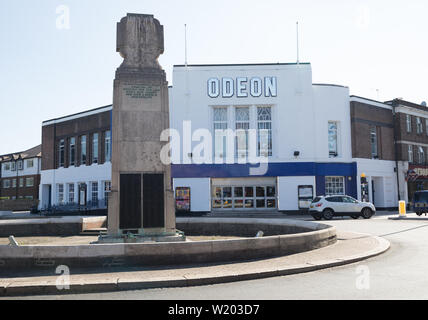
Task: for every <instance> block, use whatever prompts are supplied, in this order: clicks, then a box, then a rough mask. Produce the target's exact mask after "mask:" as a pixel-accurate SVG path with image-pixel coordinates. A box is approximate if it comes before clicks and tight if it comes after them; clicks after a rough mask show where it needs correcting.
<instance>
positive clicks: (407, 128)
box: [406, 114, 412, 132]
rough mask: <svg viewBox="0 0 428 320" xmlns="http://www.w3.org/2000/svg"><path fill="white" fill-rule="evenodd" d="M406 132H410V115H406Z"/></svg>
mask: <svg viewBox="0 0 428 320" xmlns="http://www.w3.org/2000/svg"><path fill="white" fill-rule="evenodd" d="M406 130H407V132H412V116H411V115H410V114H406Z"/></svg>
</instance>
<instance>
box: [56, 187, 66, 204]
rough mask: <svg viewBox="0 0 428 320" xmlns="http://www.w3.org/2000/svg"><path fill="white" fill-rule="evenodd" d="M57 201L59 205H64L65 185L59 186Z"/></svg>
mask: <svg viewBox="0 0 428 320" xmlns="http://www.w3.org/2000/svg"><path fill="white" fill-rule="evenodd" d="M57 199H58V204H63V203H64V185H63V184H57Z"/></svg>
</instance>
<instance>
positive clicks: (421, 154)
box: [418, 147, 425, 164]
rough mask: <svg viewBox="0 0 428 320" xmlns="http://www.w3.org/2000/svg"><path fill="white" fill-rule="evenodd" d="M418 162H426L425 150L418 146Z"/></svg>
mask: <svg viewBox="0 0 428 320" xmlns="http://www.w3.org/2000/svg"><path fill="white" fill-rule="evenodd" d="M418 162H419V163H420V164H423V163H425V151H424V148H423V147H418Z"/></svg>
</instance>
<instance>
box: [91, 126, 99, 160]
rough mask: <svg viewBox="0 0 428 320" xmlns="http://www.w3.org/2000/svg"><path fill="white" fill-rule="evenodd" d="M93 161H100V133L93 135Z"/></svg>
mask: <svg viewBox="0 0 428 320" xmlns="http://www.w3.org/2000/svg"><path fill="white" fill-rule="evenodd" d="M92 163H98V133H94V134H93V136H92Z"/></svg>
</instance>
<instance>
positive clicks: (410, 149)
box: [407, 145, 413, 162]
mask: <svg viewBox="0 0 428 320" xmlns="http://www.w3.org/2000/svg"><path fill="white" fill-rule="evenodd" d="M407 156H408V160H409V162H413V146H412V145H408V146H407Z"/></svg>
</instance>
